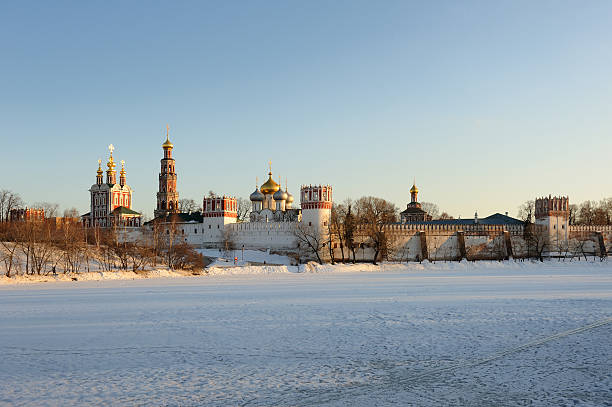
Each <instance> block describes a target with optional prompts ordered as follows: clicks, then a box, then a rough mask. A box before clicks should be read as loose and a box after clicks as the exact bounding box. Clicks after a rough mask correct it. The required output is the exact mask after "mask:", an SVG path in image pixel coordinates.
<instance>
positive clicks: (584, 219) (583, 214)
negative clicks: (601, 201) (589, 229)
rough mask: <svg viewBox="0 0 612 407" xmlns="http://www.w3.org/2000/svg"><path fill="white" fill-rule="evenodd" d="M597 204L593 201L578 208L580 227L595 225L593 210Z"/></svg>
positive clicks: (585, 202)
mask: <svg viewBox="0 0 612 407" xmlns="http://www.w3.org/2000/svg"><path fill="white" fill-rule="evenodd" d="M596 207H597V202H595V201H584V202H583V203H581V204H580V206H579V207H578V222H579V223H578V224H580V225H593V224H594V223H595V208H596Z"/></svg>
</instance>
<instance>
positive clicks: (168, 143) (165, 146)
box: [162, 137, 174, 148]
mask: <svg viewBox="0 0 612 407" xmlns="http://www.w3.org/2000/svg"><path fill="white" fill-rule="evenodd" d="M162 148H174V144H172V143H171V142H170V139H169V138H168V137H166V142H165V143H164V144H162Z"/></svg>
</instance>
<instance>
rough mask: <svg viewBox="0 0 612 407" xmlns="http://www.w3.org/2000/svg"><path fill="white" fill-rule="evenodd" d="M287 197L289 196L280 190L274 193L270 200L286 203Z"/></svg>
mask: <svg viewBox="0 0 612 407" xmlns="http://www.w3.org/2000/svg"><path fill="white" fill-rule="evenodd" d="M288 197H289V196H288V195H287V193H286V192H285V191H283V190H282V189H279V190H278V191H276V192H275V193H274V195H272V198H274V200H275V201H286V200H287V198H288Z"/></svg>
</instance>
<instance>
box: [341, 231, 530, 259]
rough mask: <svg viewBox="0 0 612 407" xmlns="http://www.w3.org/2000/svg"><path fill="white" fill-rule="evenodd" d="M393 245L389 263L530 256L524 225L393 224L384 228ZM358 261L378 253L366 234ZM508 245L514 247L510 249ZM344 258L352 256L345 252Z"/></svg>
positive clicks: (360, 234)
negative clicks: (391, 261)
mask: <svg viewBox="0 0 612 407" xmlns="http://www.w3.org/2000/svg"><path fill="white" fill-rule="evenodd" d="M384 230H385V232H386V234H387V237H388V238H389V239H390V241H391V251H390V253H388V257H389V260H395V261H419V260H424V259H429V260H434V261H435V260H460V259H462V258H467V259H470V260H480V259H503V258H508V257H510V256H515V257H522V256H525V255H526V254H527V244H526V242H525V240H524V237H523V226H522V225H508V226H502V225H482V224H481V225H479V224H476V225H432V224H393V225H387V226H385V228H384ZM355 241H356V243H357V247H359V248H358V249H357V250H356V252H355V257H356V259H357V260H358V261H371V260H372V258H373V256H374V249H373V248H372V247H370V246H371V243H370V242H369V238H368V237H367V236H365V234H364V233H363V231H357V233H356V234H355ZM508 244H510V245H511V247H508ZM344 252H345V253H344V256H345V258H347V257H348V256H349V253H348V250H346V249H345V250H344ZM334 256H335V257H336V259H339V258H341V249H340V247H339V244H338V243H335V244H334Z"/></svg>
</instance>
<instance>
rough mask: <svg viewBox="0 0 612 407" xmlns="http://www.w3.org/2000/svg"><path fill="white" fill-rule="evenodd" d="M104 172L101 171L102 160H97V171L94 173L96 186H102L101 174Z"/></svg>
mask: <svg viewBox="0 0 612 407" xmlns="http://www.w3.org/2000/svg"><path fill="white" fill-rule="evenodd" d="M103 173H104V172H103V171H102V160H100V159H98V171H96V184H98V185H101V184H102V174H103Z"/></svg>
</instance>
